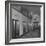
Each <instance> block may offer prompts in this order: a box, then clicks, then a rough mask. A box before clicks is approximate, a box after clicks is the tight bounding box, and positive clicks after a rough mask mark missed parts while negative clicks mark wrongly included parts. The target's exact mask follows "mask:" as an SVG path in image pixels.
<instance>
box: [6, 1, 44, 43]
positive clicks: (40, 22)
mask: <svg viewBox="0 0 46 46" xmlns="http://www.w3.org/2000/svg"><path fill="white" fill-rule="evenodd" d="M5 28H6V30H5V44H21V43H22V44H23V43H38V42H39V43H40V42H45V3H44V2H43V3H39V2H21V1H6V2H5Z"/></svg>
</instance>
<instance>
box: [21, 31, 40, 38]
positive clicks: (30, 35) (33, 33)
mask: <svg viewBox="0 0 46 46" xmlns="http://www.w3.org/2000/svg"><path fill="white" fill-rule="evenodd" d="M36 37H40V33H39V31H38V30H35V31H30V32H28V33H26V34H24V35H23V36H22V38H36Z"/></svg>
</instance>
